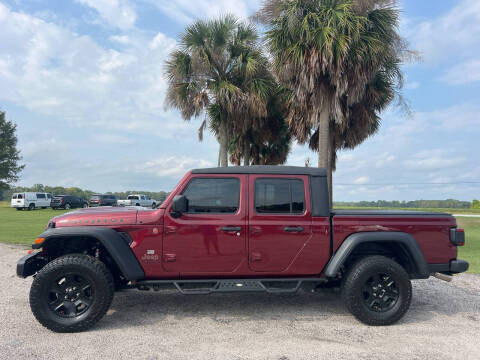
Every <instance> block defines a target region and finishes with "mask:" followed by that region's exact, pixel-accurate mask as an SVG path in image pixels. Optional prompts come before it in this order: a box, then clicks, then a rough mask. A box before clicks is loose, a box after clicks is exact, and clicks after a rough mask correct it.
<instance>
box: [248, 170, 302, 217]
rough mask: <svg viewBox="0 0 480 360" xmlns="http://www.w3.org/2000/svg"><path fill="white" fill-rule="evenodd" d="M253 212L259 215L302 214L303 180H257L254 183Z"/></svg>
mask: <svg viewBox="0 0 480 360" xmlns="http://www.w3.org/2000/svg"><path fill="white" fill-rule="evenodd" d="M255 211H256V212H257V213H260V214H261V213H267V214H302V213H303V212H304V211H305V185H304V183H303V180H301V179H273V178H260V179H257V180H256V181H255Z"/></svg>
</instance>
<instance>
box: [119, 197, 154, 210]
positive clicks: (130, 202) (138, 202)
mask: <svg viewBox="0 0 480 360" xmlns="http://www.w3.org/2000/svg"><path fill="white" fill-rule="evenodd" d="M157 204H158V201H157V200H154V199H150V196H148V195H143V194H132V195H128V196H127V199H126V200H118V201H117V205H118V206H144V207H151V208H152V209H155V207H156V206H157Z"/></svg>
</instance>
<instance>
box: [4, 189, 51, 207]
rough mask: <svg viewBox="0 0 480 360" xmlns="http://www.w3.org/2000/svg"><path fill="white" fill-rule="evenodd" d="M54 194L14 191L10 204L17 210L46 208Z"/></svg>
mask: <svg viewBox="0 0 480 360" xmlns="http://www.w3.org/2000/svg"><path fill="white" fill-rule="evenodd" d="M51 201H52V194H50V193H44V192H24V193H14V194H13V195H12V201H11V203H10V206H11V207H12V208H16V209H17V210H23V209H28V210H34V209H35V208H42V209H46V208H47V207H48V206H50V202H51Z"/></svg>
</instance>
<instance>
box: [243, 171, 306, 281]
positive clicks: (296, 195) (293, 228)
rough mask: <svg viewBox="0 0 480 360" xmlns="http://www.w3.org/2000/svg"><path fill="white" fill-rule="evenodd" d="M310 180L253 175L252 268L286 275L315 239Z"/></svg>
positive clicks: (250, 247)
mask: <svg viewBox="0 0 480 360" xmlns="http://www.w3.org/2000/svg"><path fill="white" fill-rule="evenodd" d="M305 189H309V178H308V176H302V175H285V176H284V175H278V176H275V177H268V176H267V175H253V174H252V175H250V178H249V194H250V196H249V199H250V201H249V266H250V269H251V270H253V271H262V272H278V273H281V272H284V271H288V269H289V267H290V265H292V264H293V263H294V262H295V259H296V258H297V256H299V254H300V253H301V252H302V250H303V249H304V248H305V246H306V245H307V243H308V242H309V240H310V239H311V238H312V216H311V210H310V194H309V191H305Z"/></svg>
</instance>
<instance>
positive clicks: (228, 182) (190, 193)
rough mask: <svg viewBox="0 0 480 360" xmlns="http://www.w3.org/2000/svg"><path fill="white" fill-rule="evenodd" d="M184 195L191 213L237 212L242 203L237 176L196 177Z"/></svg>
mask: <svg viewBox="0 0 480 360" xmlns="http://www.w3.org/2000/svg"><path fill="white" fill-rule="evenodd" d="M183 195H185V196H186V198H187V199H188V212H189V213H236V212H237V211H238V208H239V203H240V180H239V179H237V178H194V179H192V181H190V183H189V184H188V185H187V188H186V189H185V190H184V192H183Z"/></svg>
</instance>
